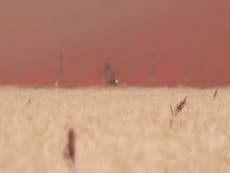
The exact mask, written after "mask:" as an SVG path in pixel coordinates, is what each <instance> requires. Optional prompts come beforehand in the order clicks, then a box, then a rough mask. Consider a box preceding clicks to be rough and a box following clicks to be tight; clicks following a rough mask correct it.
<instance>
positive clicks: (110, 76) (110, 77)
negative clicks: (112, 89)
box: [104, 63, 117, 86]
mask: <svg viewBox="0 0 230 173" xmlns="http://www.w3.org/2000/svg"><path fill="white" fill-rule="evenodd" d="M104 76H105V80H106V84H107V85H108V86H115V85H117V80H116V77H115V72H114V70H113V68H112V67H111V65H110V64H109V63H105V66H104Z"/></svg>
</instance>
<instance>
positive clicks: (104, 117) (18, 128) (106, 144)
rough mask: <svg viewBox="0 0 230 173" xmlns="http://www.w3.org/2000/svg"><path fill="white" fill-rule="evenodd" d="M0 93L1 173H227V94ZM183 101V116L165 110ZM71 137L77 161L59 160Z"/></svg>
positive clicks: (146, 90) (144, 90)
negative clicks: (73, 135) (69, 134)
mask: <svg viewBox="0 0 230 173" xmlns="http://www.w3.org/2000/svg"><path fill="white" fill-rule="evenodd" d="M213 93H214V90H213V89H191V88H153V89H151V88H77V89H45V88H43V89H42V88H41V89H29V88H24V89H23V88H17V87H2V88H1V89H0V173H73V172H77V173H217V172H218V173H227V172H230V118H229V117H230V89H228V88H220V89H218V95H217V96H216V99H215V100H214V99H213ZM185 96H187V103H186V105H185V107H184V109H183V110H182V111H181V112H179V113H178V114H177V115H172V114H171V112H170V106H171V107H172V108H173V109H175V108H176V105H177V104H178V103H179V102H180V101H181V100H182V99H184V97H185ZM70 128H72V129H74V131H75V133H76V142H75V149H76V153H75V154H76V155H75V156H76V160H75V163H74V164H73V165H72V166H70V162H69V161H68V160H67V159H66V158H65V157H64V154H63V153H64V150H65V148H66V143H67V132H68V130H69V129H70Z"/></svg>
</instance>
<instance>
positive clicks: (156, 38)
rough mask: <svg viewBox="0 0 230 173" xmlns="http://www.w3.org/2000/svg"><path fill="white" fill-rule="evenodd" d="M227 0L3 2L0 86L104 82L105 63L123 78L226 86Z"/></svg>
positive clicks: (229, 59)
mask: <svg viewBox="0 0 230 173" xmlns="http://www.w3.org/2000/svg"><path fill="white" fill-rule="evenodd" d="M229 19H230V1H227V0H193V1H184V0H155V1H153V0H141V1H140V0H139V1H138V0H91V1H90V0H39V1H38V0H20V1H16V0H1V2H0V83H1V84H21V85H53V84H54V82H55V80H56V78H57V71H58V57H59V53H60V52H63V55H64V60H65V85H68V86H73V85H94V84H102V83H103V76H102V75H101V73H102V70H103V65H104V62H105V61H109V62H111V64H112V65H113V66H114V68H115V69H116V70H117V71H118V78H119V80H120V81H121V83H124V84H129V85H148V84H149V73H150V69H151V68H152V63H151V57H152V56H154V57H155V62H154V63H155V69H154V70H155V84H156V85H177V84H187V85H199V86H212V85H229V84H230V76H229V72H230V70H229V66H230V22H229Z"/></svg>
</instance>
